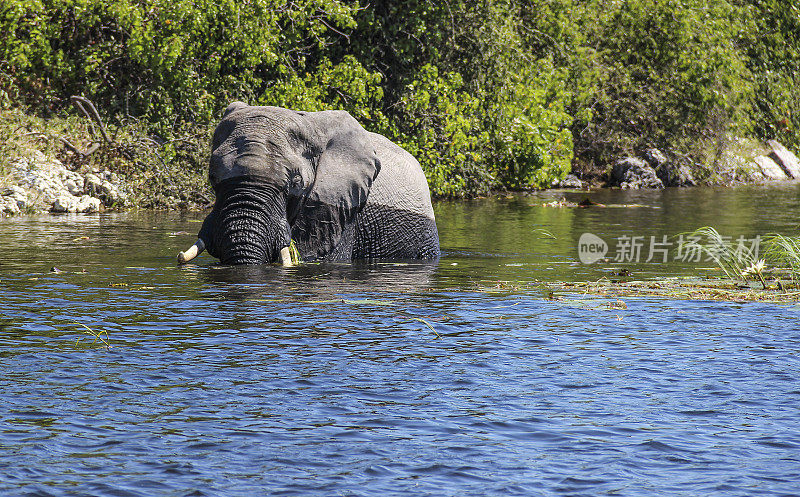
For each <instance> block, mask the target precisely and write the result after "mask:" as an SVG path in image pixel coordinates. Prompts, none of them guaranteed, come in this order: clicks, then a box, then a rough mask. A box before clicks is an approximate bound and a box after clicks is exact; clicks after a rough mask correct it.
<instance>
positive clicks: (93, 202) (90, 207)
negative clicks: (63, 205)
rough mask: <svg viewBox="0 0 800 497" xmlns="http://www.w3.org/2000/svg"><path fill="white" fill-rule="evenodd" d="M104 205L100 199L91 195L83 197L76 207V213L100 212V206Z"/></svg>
mask: <svg viewBox="0 0 800 497" xmlns="http://www.w3.org/2000/svg"><path fill="white" fill-rule="evenodd" d="M101 205H103V202H101V201H100V199H99V198H94V197H92V196H89V195H83V196H81V198H80V199H79V200H78V203H77V205H76V206H75V211H76V212H87V213H88V212H99V211H100V206H101Z"/></svg>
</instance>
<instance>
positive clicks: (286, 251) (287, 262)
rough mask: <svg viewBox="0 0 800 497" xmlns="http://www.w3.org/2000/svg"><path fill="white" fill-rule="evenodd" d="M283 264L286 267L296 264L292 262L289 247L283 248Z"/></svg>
mask: <svg viewBox="0 0 800 497" xmlns="http://www.w3.org/2000/svg"><path fill="white" fill-rule="evenodd" d="M281 264H283V265H284V267H291V266H294V264H292V255H291V253H290V251H289V247H283V248H282V249H281Z"/></svg>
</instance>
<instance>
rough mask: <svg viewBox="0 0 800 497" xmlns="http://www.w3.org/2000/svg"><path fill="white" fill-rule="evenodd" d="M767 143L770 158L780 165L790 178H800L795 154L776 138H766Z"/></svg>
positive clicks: (798, 163)
mask: <svg viewBox="0 0 800 497" xmlns="http://www.w3.org/2000/svg"><path fill="white" fill-rule="evenodd" d="M767 145H768V146H769V148H771V149H772V152H770V154H769V157H770V159H772V160H773V161H775V162H776V163H777V164H778V165H779V166H781V167H782V168H783V170H784V171H785V172H786V174H788V175H789V177H790V178H795V179H797V178H800V160H798V159H797V156H796V155H794V154H793V153H792V152H791V151H790V150H789V149H787V148H786V147H784V146H783V145H781V143H780V142H778V141H776V140H768V141H767Z"/></svg>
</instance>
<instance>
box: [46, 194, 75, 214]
mask: <svg viewBox="0 0 800 497" xmlns="http://www.w3.org/2000/svg"><path fill="white" fill-rule="evenodd" d="M77 205H78V197H75V196H73V195H69V194H68V193H62V194H60V195H59V196H58V197H57V198H56V200H55V202H53V207H51V208H50V210H51V211H52V212H75V210H76V207H77Z"/></svg>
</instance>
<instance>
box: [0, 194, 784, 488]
mask: <svg viewBox="0 0 800 497" xmlns="http://www.w3.org/2000/svg"><path fill="white" fill-rule="evenodd" d="M562 195H564V196H566V198H567V200H571V201H574V202H578V201H580V200H582V199H583V198H584V197H587V196H588V197H590V198H591V199H592V200H593V201H594V202H598V203H602V204H605V205H606V207H591V208H586V209H576V208H558V207H545V206H542V204H544V203H548V202H551V201H554V200H558V199H559V198H560V197H561V196H562ZM435 208H436V215H437V221H438V225H439V230H440V234H441V244H442V249H443V257H442V259H441V261H439V262H438V263H435V264H423V263H413V264H398V263H381V264H326V265H304V266H300V267H297V268H291V269H284V268H280V267H273V266H264V267H238V268H230V267H220V266H216V265H215V264H214V262H215V261H214V260H213V259H211V258H210V257H209V256H208V255H206V254H204V255H202V256H201V257H200V258H198V259H197V260H196V261H195V262H197V264H191V265H187V266H185V267H177V266H176V265H175V263H174V261H175V255H176V254H177V252H178V251H179V250H182V249H185V248H186V247H188V246H189V245H190V244H191V243H192V242H193V241H194V240H195V236H194V233H196V231H197V229H198V228H199V221H200V220H201V219H202V217H203V214H202V213H152V212H145V213H124V214H101V215H63V216H31V217H18V218H7V219H0V244H1V245H0V248H2V252H1V253H0V302H1V303H2V306H0V364H1V365H2V374H0V495H29V496H47V495H57V496H62V495H63V496H67V495H69V496H78V495H80V496H83V495H113V496H151V495H165V496H188V495H192V496H203V495H209V496H212V495H213V496H216V495H226V496H227V495H233V496H253V495H287V496H294V495H297V496H317V495H319V496H418V495H419V496H422V495H431V496H471V495H474V496H483V495H489V496H506V495H520V496H550V495H553V496H556V495H569V496H598V495H624V496H655V495H658V496H664V495H680V496H698V495H702V496H757V495H768V496H778V495H799V494H800V380H798V378H799V376H798V372H800V359H798V357H800V356H799V355H798V351H799V350H798V349H800V307H798V306H796V305H768V304H759V303H726V302H706V301H675V300H666V299H654V298H640V299H637V298H631V299H626V300H625V302H624V306H622V305H618V303H613V302H610V299H603V298H601V297H587V296H584V295H575V294H563V295H561V297H562V299H561V300H552V299H549V298H548V295H547V292H546V291H544V290H543V289H542V288H541V282H543V281H545V282H546V281H553V280H566V281H588V280H596V279H599V278H603V277H611V275H613V274H615V273H616V272H618V271H619V270H620V269H626V270H628V271H631V272H632V273H633V274H634V275H635V276H636V277H639V278H659V277H666V276H677V275H684V274H697V273H698V272H700V273H701V274H703V273H704V272H707V273H709V274H714V275H718V274H719V272H718V271H716V272H715V271H714V270H713V266H714V265H713V264H712V263H709V262H706V261H694V260H685V259H686V257H682V256H685V254H679V253H678V248H677V246H675V245H670V244H671V243H673V242H674V239H675V237H676V236H678V235H679V234H680V233H684V232H687V231H691V230H694V229H695V228H698V227H700V226H706V225H711V226H714V227H715V228H717V230H718V231H719V232H720V233H721V234H723V235H725V236H730V237H732V239H737V238H738V239H741V240H743V243H749V244H750V245H752V242H753V240H755V239H756V237H758V236H763V235H765V234H767V233H770V232H780V233H783V234H796V233H797V224H798V212H800V187H798V186H797V185H786V186H782V187H760V188H759V187H742V188H733V189H699V188H698V189H685V190H673V189H667V190H665V191H655V192H654V191H642V192H620V191H600V192H593V193H589V194H581V193H559V192H546V193H542V194H537V195H530V196H523V195H517V196H512V197H509V198H501V199H491V200H490V199H487V200H476V201H470V202H442V203H438V204H436V206H435ZM584 233H592V234H593V235H595V236H596V237H598V238H600V239H602V240H603V241H604V242H606V243H607V244H608V254H607V256H606V257H605V259H606V260H601V261H598V262H595V263H594V264H582V263H581V262H579V253H578V241H579V239H580V237H581V235H582V234H584ZM663 236H668V237H669V238H667V239H664V238H662V237H663ZM634 237H642V238H641V239H639V238H636V240H640V241H642V242H643V243H642V244H641V246H640V248H641V253H635V252H627V253H626V249H625V247H626V245H625V244H624V243H623V242H624V241H625V240H628V241H630V240H632V239H634ZM651 237H652V238H651ZM665 240H666V241H665ZM654 244H655V245H656V246H655V247H654ZM633 245H636V244H633ZM654 248H655V251H654V252H653V253H651V249H654ZM620 254H621V255H622V256H621V257H619V260H618V261H615V260H614V259H615V258H616V257H618V256H619V255H620ZM648 256H652V257H650V259H651V260H650V262H647V261H646V259H647V258H648ZM664 259H667V261H666V262H664ZM53 268H55V269H53ZM609 303H613V304H614V305H609Z"/></svg>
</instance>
